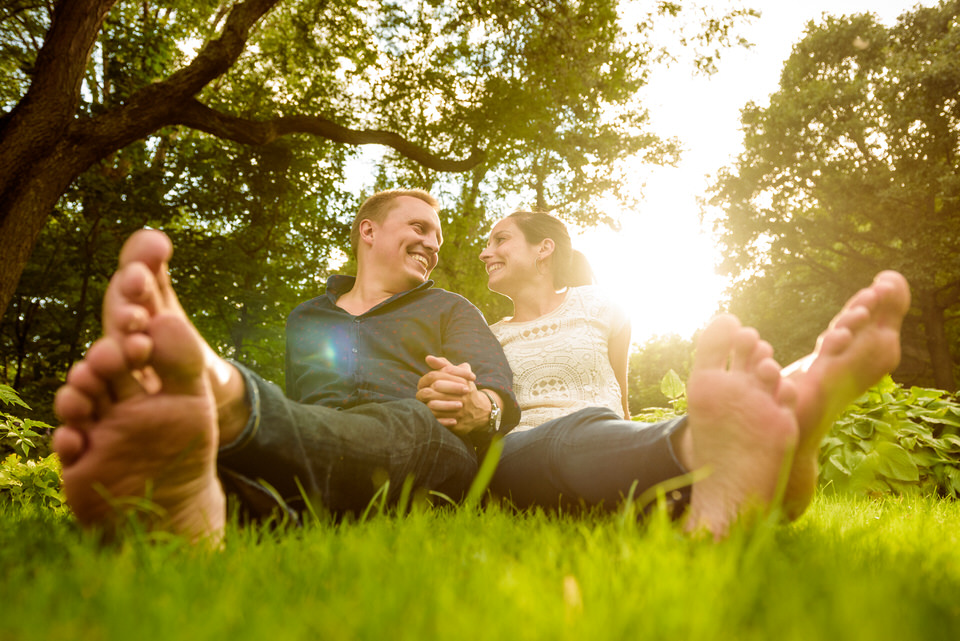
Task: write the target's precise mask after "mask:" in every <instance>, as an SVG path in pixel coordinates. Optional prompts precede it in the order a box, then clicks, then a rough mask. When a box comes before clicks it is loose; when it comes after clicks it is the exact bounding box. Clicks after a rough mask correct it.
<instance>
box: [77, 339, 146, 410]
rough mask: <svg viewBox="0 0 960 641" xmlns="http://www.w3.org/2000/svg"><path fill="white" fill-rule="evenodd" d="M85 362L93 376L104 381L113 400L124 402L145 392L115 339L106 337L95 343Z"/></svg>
mask: <svg viewBox="0 0 960 641" xmlns="http://www.w3.org/2000/svg"><path fill="white" fill-rule="evenodd" d="M84 360H85V361H86V362H87V363H88V364H89V366H90V368H91V370H92V372H93V374H94V375H95V376H97V377H98V378H100V379H101V380H103V381H104V383H105V384H106V387H107V390H108V391H109V394H110V397H111V398H112V399H113V400H115V401H122V400H125V399H128V398H130V397H132V396H135V395H137V394H141V393H142V392H143V388H142V387H141V386H140V383H138V382H137V379H136V377H135V376H134V375H133V372H132V370H131V369H130V367H129V366H128V365H127V361H126V358H125V357H124V355H123V350H122V349H121V348H120V344H119V343H118V342H117V341H116V340H114V339H113V338H111V337H104V338H101V339H100V340H98V341H97V342H96V343H94V344H93V345H92V346H91V347H90V349H89V350H88V351H87V356H86V358H85V359H84Z"/></svg>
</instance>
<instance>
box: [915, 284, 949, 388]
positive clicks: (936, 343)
mask: <svg viewBox="0 0 960 641" xmlns="http://www.w3.org/2000/svg"><path fill="white" fill-rule="evenodd" d="M916 295H917V302H918V303H919V305H920V312H921V318H922V319H923V331H924V336H925V338H926V341H927V351H928V352H929V354H930V367H931V368H932V369H933V381H934V385H935V386H936V387H938V388H939V389H945V390H949V391H951V392H955V391H957V383H956V379H955V378H954V375H953V359H952V358H951V356H950V342H949V341H948V340H947V332H946V323H945V319H944V315H945V312H946V310H945V309H944V307H943V306H942V305H940V304H939V303H938V302H937V296H936V293H935V292H933V291H931V290H926V289H925V290H921V291H919V292H916Z"/></svg>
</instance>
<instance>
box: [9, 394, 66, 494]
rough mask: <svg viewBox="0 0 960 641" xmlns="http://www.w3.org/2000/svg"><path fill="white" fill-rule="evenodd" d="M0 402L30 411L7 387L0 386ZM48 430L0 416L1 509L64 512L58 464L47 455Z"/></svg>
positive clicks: (37, 422) (38, 423) (36, 422)
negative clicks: (45, 432) (34, 509)
mask: <svg viewBox="0 0 960 641" xmlns="http://www.w3.org/2000/svg"><path fill="white" fill-rule="evenodd" d="M0 402H2V403H3V404H5V405H13V406H18V407H21V408H24V409H28V410H29V409H30V407H29V406H28V405H27V404H26V403H24V402H23V400H22V399H20V397H19V396H18V395H17V393H16V392H15V391H14V390H13V389H12V388H11V387H9V386H7V385H0ZM49 429H50V426H49V425H47V424H46V423H41V422H40V421H34V420H31V419H22V418H17V417H15V416H13V415H11V414H8V413H6V412H0V456H3V457H4V458H3V459H2V460H0V506H3V505H4V504H11V505H14V506H17V507H19V508H21V509H26V508H36V509H51V510H54V511H57V512H60V511H64V510H66V502H65V499H64V496H63V493H62V492H61V490H60V461H59V459H58V458H57V456H56V455H55V454H50V453H49V445H48V443H47V435H46V434H41V433H40V432H38V431H37V430H41V431H49Z"/></svg>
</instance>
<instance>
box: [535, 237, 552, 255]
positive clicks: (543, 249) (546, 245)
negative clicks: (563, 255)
mask: <svg viewBox="0 0 960 641" xmlns="http://www.w3.org/2000/svg"><path fill="white" fill-rule="evenodd" d="M555 248H556V245H554V243H553V239H552V238H544V239H543V240H541V241H540V249H539V250H538V251H537V253H538V254H539V255H540V258H546V257H547V256H550V255H551V254H553V250H554V249H555Z"/></svg>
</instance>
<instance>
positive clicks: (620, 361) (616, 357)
mask: <svg viewBox="0 0 960 641" xmlns="http://www.w3.org/2000/svg"><path fill="white" fill-rule="evenodd" d="M607 354H608V355H609V357H610V366H611V367H613V374H614V376H616V377H617V383H618V384H619V385H620V400H621V402H623V417H624V418H625V419H627V420H630V400H629V399H628V398H627V363H628V361H629V360H630V323H629V322H626V323H624V324H623V327H622V328H620V329H619V330H617V332H616V333H614V334H612V335H611V336H610V342H609V343H607Z"/></svg>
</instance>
